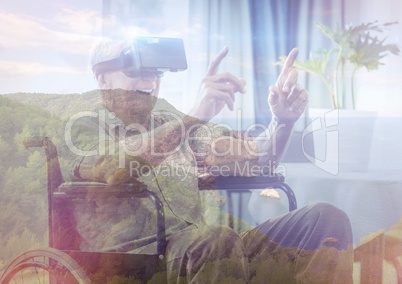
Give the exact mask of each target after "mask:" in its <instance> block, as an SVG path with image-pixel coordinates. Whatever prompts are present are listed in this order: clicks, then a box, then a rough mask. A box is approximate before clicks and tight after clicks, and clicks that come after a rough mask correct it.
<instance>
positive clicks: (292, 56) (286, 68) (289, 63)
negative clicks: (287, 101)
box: [276, 47, 299, 89]
mask: <svg viewBox="0 0 402 284" xmlns="http://www.w3.org/2000/svg"><path fill="white" fill-rule="evenodd" d="M298 54H299V49H298V48H296V47H295V48H293V49H292V50H291V51H290V52H289V54H288V56H287V58H286V61H285V64H284V65H283V67H282V71H281V73H280V74H279V77H278V80H277V81H276V84H277V86H278V87H279V88H280V89H282V87H283V84H284V82H285V81H286V78H287V75H288V74H289V72H290V71H291V70H292V68H293V64H294V62H295V60H296V58H297V55H298Z"/></svg>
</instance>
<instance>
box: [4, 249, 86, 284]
mask: <svg viewBox="0 0 402 284" xmlns="http://www.w3.org/2000/svg"><path fill="white" fill-rule="evenodd" d="M0 283H1V284H9V283H18V284H19V283H30V284H31V283H32V284H42V283H49V284H59V283H69V284H70V283H71V284H88V283H90V280H89V278H88V277H87V276H86V274H85V272H84V271H83V270H82V268H81V267H80V266H79V265H78V264H77V262H75V260H73V259H72V258H71V257H70V256H69V255H67V254H66V253H64V252H62V251H59V250H57V249H53V248H47V249H39V250H32V251H28V252H26V253H23V254H22V255H20V256H19V257H17V258H16V259H15V260H14V261H13V262H11V263H10V265H9V266H8V267H7V269H6V270H5V271H4V273H3V276H2V277H1V279H0Z"/></svg>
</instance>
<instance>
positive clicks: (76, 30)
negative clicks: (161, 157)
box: [0, 0, 184, 94]
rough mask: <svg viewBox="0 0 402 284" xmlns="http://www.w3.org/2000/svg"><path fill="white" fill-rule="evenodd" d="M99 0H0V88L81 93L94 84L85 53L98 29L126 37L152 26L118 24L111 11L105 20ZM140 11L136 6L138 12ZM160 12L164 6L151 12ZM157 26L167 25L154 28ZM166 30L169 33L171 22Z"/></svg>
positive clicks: (3, 90)
mask: <svg viewBox="0 0 402 284" xmlns="http://www.w3.org/2000/svg"><path fill="white" fill-rule="evenodd" d="M157 1H159V0H151V1H149V0H148V1H145V0H138V1H137V2H136V4H137V3H139V4H142V5H140V7H141V8H143V9H146V8H148V7H147V6H149V5H151V4H155V2H157ZM169 1H170V0H168V1H167V2H169ZM180 1H181V0H180ZM102 2H103V1H101V0H89V1H82V0H69V1H62V0H35V1H27V0H13V1H9V0H0V94H8V93H16V92H39V93H82V92H85V91H89V90H92V89H95V88H96V87H97V85H96V81H95V79H94V78H93V75H92V72H91V70H90V68H89V65H88V55H89V52H90V50H91V48H92V47H93V46H94V45H95V44H96V42H98V41H99V40H100V39H101V38H102V35H104V34H102V31H103V29H107V30H109V31H113V33H115V34H119V35H120V36H127V37H129V36H131V37H132V36H133V34H135V33H140V34H142V35H144V34H146V33H150V32H152V31H150V30H144V29H138V28H136V27H135V26H133V25H132V24H131V25H130V24H127V23H126V24H123V23H122V22H121V21H119V19H117V18H115V17H110V18H107V20H105V19H106V18H104V17H103V16H102ZM112 2H114V3H118V2H119V0H115V1H112ZM120 2H125V3H127V1H124V0H121V1H120ZM181 2H183V1H181ZM126 6H127V5H126ZM163 7H165V6H163ZM167 7H169V6H168V5H167ZM172 7H173V6H172ZM174 7H176V8H175V10H176V11H175V13H180V11H181V9H178V7H182V6H177V5H175V6H174ZM135 8H137V6H136V7H135ZM182 8H183V7H182ZM163 9H164V8H163ZM163 9H162V10H163ZM159 10H161V9H159ZM140 13H141V11H137V14H138V15H139V14H140ZM161 13H162V14H163V13H164V11H159V14H158V13H155V16H160V14H161ZM149 16H150V15H149V14H147V20H149V21H150V22H152V17H149ZM151 16H152V15H151ZM144 18H145V17H144ZM178 19H180V17H175V19H174V20H175V22H174V25H171V24H170V25H169V27H172V26H173V27H174V26H180V25H181V27H182V23H181V22H180V20H178ZM183 20H184V19H183ZM157 22H158V23H160V24H163V23H164V22H163V21H161V20H159V21H157ZM158 32H162V33H163V32H165V33H166V32H167V31H161V30H160V29H159V30H158ZM170 33H171V34H174V33H175V32H174V28H173V30H170Z"/></svg>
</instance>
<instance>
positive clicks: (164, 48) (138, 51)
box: [92, 37, 187, 77]
mask: <svg viewBox="0 0 402 284" xmlns="http://www.w3.org/2000/svg"><path fill="white" fill-rule="evenodd" d="M186 69H187V60H186V54H185V51H184V44H183V40H182V39H179V38H163V37H138V38H136V39H135V40H134V41H133V44H132V45H131V46H130V47H127V48H125V49H123V50H122V52H121V53H120V57H119V58H114V59H111V60H107V61H103V62H99V63H97V64H95V65H94V66H93V67H92V71H93V72H94V74H95V75H98V74H101V73H105V72H109V71H117V70H121V71H122V72H123V73H124V74H125V75H127V76H129V77H139V76H142V75H143V74H144V73H145V74H149V73H154V74H155V75H156V76H157V77H162V76H163V73H164V72H166V71H170V72H177V71H183V70H186Z"/></svg>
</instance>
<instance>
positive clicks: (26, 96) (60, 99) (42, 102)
mask: <svg viewBox="0 0 402 284" xmlns="http://www.w3.org/2000/svg"><path fill="white" fill-rule="evenodd" d="M1 96H3V97H6V98H10V99H12V100H15V101H18V102H22V103H24V104H28V105H33V106H38V107H40V108H42V109H45V110H48V111H49V112H50V113H52V114H55V115H56V116H58V117H59V118H61V119H68V118H69V117H70V116H71V115H73V114H76V113H78V112H80V111H86V110H92V109H93V107H94V106H95V105H98V104H99V103H100V98H101V97H100V96H101V95H100V92H99V90H92V91H89V92H85V93H82V94H42V93H12V94H4V95H0V97H1ZM155 110H163V111H170V112H172V113H175V114H178V115H183V114H182V113H181V112H180V111H178V110H177V109H176V108H174V107H173V106H172V105H171V104H169V103H168V102H167V101H166V100H165V99H158V101H157V103H156V106H155Z"/></svg>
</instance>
